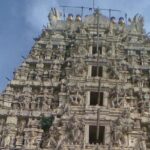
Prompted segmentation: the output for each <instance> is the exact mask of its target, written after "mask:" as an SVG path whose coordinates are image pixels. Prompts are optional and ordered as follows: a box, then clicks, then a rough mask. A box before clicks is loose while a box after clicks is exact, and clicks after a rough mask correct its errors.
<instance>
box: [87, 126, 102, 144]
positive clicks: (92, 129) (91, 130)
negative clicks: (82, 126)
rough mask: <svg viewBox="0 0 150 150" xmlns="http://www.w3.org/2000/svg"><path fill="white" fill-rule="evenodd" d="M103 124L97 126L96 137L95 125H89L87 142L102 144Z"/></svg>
mask: <svg viewBox="0 0 150 150" xmlns="http://www.w3.org/2000/svg"><path fill="white" fill-rule="evenodd" d="M104 135H105V126H99V136H98V138H97V126H89V144H97V143H99V144H104V142H105V141H104Z"/></svg>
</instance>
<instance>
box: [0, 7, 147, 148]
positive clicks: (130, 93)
mask: <svg viewBox="0 0 150 150" xmlns="http://www.w3.org/2000/svg"><path fill="white" fill-rule="evenodd" d="M56 14H57V15H56ZM114 19H115V18H114V17H112V18H107V17H105V16H103V15H102V14H101V13H99V11H98V10H97V11H95V13H94V14H92V15H89V16H86V17H85V18H84V19H83V20H81V17H80V16H77V17H76V19H75V20H73V18H72V15H69V16H68V18H67V20H66V21H62V20H59V12H57V11H56V10H55V9H52V10H51V12H50V14H49V20H50V24H49V26H48V27H47V28H45V29H43V32H42V34H41V36H40V37H38V38H36V39H35V44H34V46H33V47H32V50H31V51H30V53H29V55H28V57H27V59H26V60H25V61H24V62H23V63H22V64H21V66H20V67H19V68H18V69H17V70H16V72H15V73H14V79H13V80H12V81H11V82H10V84H9V85H8V86H7V87H6V89H5V91H4V92H3V93H2V94H1V95H0V107H1V108H0V149H1V150H100V149H101V150H120V149H124V150H149V149H150V59H149V58H150V44H149V41H150V39H149V37H148V36H147V35H146V34H145V33H144V30H143V18H142V17H141V16H139V15H136V16H135V17H134V18H133V19H132V20H130V22H128V24H126V23H125V22H124V19H123V18H120V19H119V22H118V23H115V20H114Z"/></svg>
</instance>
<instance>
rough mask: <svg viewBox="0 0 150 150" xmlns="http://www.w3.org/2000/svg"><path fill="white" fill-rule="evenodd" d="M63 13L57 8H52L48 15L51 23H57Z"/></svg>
mask: <svg viewBox="0 0 150 150" xmlns="http://www.w3.org/2000/svg"><path fill="white" fill-rule="evenodd" d="M60 17H61V13H60V12H59V11H58V10H57V9H56V8H51V11H50V13H49V15H48V19H49V21H50V24H51V25H55V24H56V22H57V21H58V20H60Z"/></svg>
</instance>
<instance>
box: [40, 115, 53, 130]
mask: <svg viewBox="0 0 150 150" xmlns="http://www.w3.org/2000/svg"><path fill="white" fill-rule="evenodd" d="M53 121H54V116H50V117H42V118H41V121H40V123H41V127H42V129H43V130H44V132H46V131H48V130H49V128H50V127H51V126H52V124H53Z"/></svg>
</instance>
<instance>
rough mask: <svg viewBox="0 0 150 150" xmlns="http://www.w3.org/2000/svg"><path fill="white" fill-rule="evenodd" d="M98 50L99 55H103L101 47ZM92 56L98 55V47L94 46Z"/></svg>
mask: <svg viewBox="0 0 150 150" xmlns="http://www.w3.org/2000/svg"><path fill="white" fill-rule="evenodd" d="M98 50H99V54H100V55H101V54H102V47H101V46H99V47H98ZM92 54H97V46H93V48H92Z"/></svg>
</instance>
